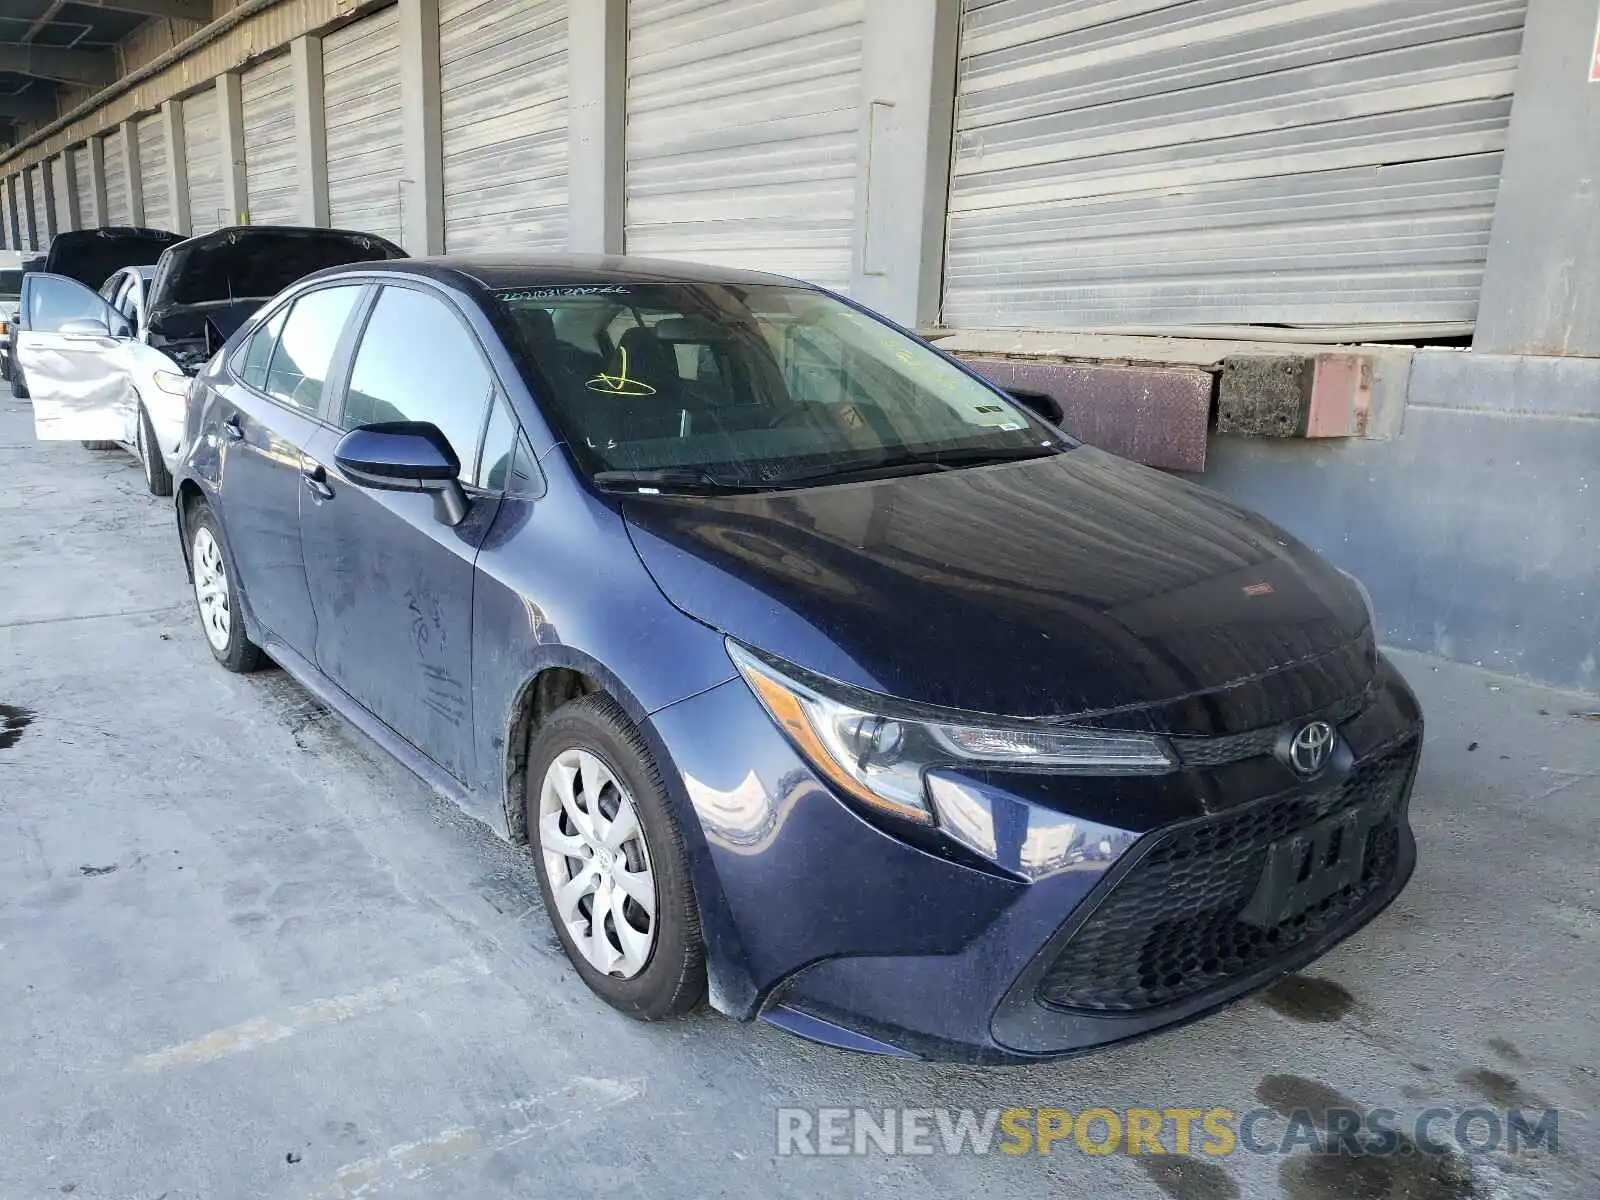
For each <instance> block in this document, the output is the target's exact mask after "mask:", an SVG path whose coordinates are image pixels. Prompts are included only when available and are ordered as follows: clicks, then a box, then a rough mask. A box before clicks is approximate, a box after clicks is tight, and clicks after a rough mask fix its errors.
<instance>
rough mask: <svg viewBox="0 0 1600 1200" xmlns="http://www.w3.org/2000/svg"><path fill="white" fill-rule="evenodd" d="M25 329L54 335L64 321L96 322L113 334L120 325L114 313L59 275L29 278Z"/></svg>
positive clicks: (96, 298)
mask: <svg viewBox="0 0 1600 1200" xmlns="http://www.w3.org/2000/svg"><path fill="white" fill-rule="evenodd" d="M27 290H28V314H27V318H28V319H27V326H28V328H29V329H32V330H34V331H35V332H38V333H56V332H58V331H59V330H60V329H61V326H62V325H64V324H65V323H66V322H68V321H99V322H100V323H101V324H102V325H104V326H106V328H107V329H109V330H111V331H112V332H113V333H115V332H117V331H118V329H119V328H120V327H121V325H122V321H121V318H120V317H119V316H118V314H117V312H116V310H115V309H113V308H112V307H111V306H110V305H109V304H107V303H106V302H105V301H104V300H102V299H101V298H100V297H99V295H98V294H96V293H95V292H91V291H90V290H89V289H88V288H86V287H84V286H83V284H81V283H79V282H77V281H76V280H73V279H66V278H64V277H62V276H60V275H30V276H28V283H27Z"/></svg>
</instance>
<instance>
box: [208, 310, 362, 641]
mask: <svg viewBox="0 0 1600 1200" xmlns="http://www.w3.org/2000/svg"><path fill="white" fill-rule="evenodd" d="M364 290H365V288H364V287H363V286H362V285H353V286H352V285H349V284H346V285H344V286H342V287H327V288H319V289H317V290H316V291H311V292H305V293H302V294H301V295H300V296H299V297H298V298H297V299H295V300H294V302H293V304H292V306H286V307H284V308H281V309H279V311H277V312H275V313H273V314H271V315H270V316H269V317H268V319H267V320H266V322H265V323H264V324H262V325H261V327H260V328H258V329H257V330H256V332H255V333H254V334H252V335H251V337H250V339H249V341H247V342H246V344H245V347H244V349H243V351H242V352H241V354H240V356H239V357H238V358H236V359H235V360H234V361H235V364H236V370H237V375H238V379H239V382H230V383H228V384H226V385H225V386H223V387H222V388H221V389H219V392H220V394H219V398H218V407H217V416H218V418H219V419H220V420H219V423H218V431H219V437H220V438H221V454H222V468H221V486H220V487H219V489H218V500H219V502H220V504H221V511H222V520H223V527H224V533H225V534H226V537H227V542H228V549H229V551H230V552H231V553H232V556H233V560H234V566H235V568H236V571H237V575H238V578H239V582H240V585H241V587H242V589H243V591H244V595H245V601H246V603H247V604H248V605H249V606H250V612H251V614H252V615H253V616H254V617H255V619H256V621H257V622H258V623H259V624H261V625H262V626H264V627H265V629H266V631H267V633H268V634H270V636H271V637H273V638H276V639H278V640H279V641H281V642H283V643H284V644H285V645H286V646H288V647H289V649H291V650H293V651H295V652H296V653H297V654H299V655H300V656H301V657H302V658H306V659H310V658H311V657H312V656H313V654H314V653H315V651H316V634H317V618H316V613H315V611H314V610H313V608H312V606H311V594H310V592H309V590H308V589H307V587H306V572H305V562H304V559H303V558H302V556H301V552H300V504H301V498H302V497H303V496H306V495H307V484H308V481H307V480H306V478H305V477H304V476H303V475H302V473H301V459H302V456H303V454H304V452H305V450H306V448H307V446H309V445H310V443H311V440H312V438H313V436H314V435H315V433H316V432H317V431H318V430H319V429H321V428H322V426H321V423H320V421H321V417H322V415H323V412H324V401H325V397H324V395H323V392H324V388H325V385H326V383H327V380H328V378H329V375H330V372H331V371H332V370H333V368H334V364H335V360H336V358H337V357H338V356H339V355H340V350H341V346H342V345H343V344H344V342H345V341H346V340H347V339H346V338H345V336H344V329H345V325H346V322H347V321H348V320H349V317H350V315H351V314H352V313H353V312H354V311H355V308H356V305H357V302H358V301H359V300H360V298H361V295H362V292H363V291H364ZM267 649H268V652H269V653H270V651H271V646H270V645H269V646H268V647H267Z"/></svg>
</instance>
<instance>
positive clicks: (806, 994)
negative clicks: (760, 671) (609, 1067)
mask: <svg viewBox="0 0 1600 1200" xmlns="http://www.w3.org/2000/svg"><path fill="white" fill-rule="evenodd" d="M1306 715H1307V717H1310V716H1312V715H1321V714H1306ZM1328 715H1329V716H1330V717H1331V718H1332V719H1334V720H1335V721H1336V722H1337V723H1338V727H1339V732H1340V735H1341V746H1342V749H1341V752H1340V754H1339V755H1337V756H1336V757H1335V759H1334V762H1333V763H1332V765H1330V766H1329V767H1328V768H1327V769H1326V770H1325V771H1324V772H1323V773H1322V774H1321V775H1319V776H1318V777H1316V778H1315V779H1313V780H1311V781H1309V782H1307V781H1303V780H1300V779H1299V778H1298V777H1297V776H1295V775H1294V774H1293V772H1291V771H1290V770H1289V768H1288V767H1286V766H1284V765H1282V764H1281V763H1280V762H1279V761H1278V760H1277V759H1276V758H1274V757H1273V756H1272V755H1271V753H1270V751H1263V750H1262V747H1265V746H1267V745H1269V744H1270V742H1271V739H1270V738H1266V737H1263V738H1259V739H1254V740H1252V739H1249V738H1246V739H1243V741H1240V740H1239V739H1237V738H1236V739H1233V740H1234V741H1235V742H1236V743H1238V744H1239V745H1242V746H1244V748H1245V749H1244V751H1243V753H1245V754H1246V755H1247V756H1246V757H1242V758H1241V757H1231V758H1230V756H1228V755H1222V756H1220V757H1222V758H1225V759H1228V761H1222V762H1218V763H1215V764H1214V765H1210V764H1207V765H1196V764H1206V763H1207V760H1206V756H1205V754H1203V753H1196V754H1194V755H1192V756H1188V755H1186V761H1188V762H1189V764H1190V768H1189V769H1186V770H1183V771H1180V772H1176V773H1173V774H1169V775H1163V776H1153V777H1121V778H1098V777H1083V776H1063V775H1052V774H1048V773H1037V774H1024V773H1019V772H974V773H971V774H966V773H941V775H942V776H944V777H945V780H946V784H947V791H949V790H951V789H952V788H953V789H954V793H955V794H957V795H959V796H962V797H965V798H966V800H967V801H969V803H966V804H964V805H960V806H951V805H945V806H942V808H941V822H942V827H941V828H940V829H939V830H938V831H927V830H918V829H915V828H909V827H908V828H884V827H880V825H879V824H876V823H873V822H871V821H869V820H868V819H866V818H865V817H863V816H862V815H860V814H858V813H857V812H856V811H855V810H854V809H852V808H850V807H848V806H847V805H846V804H845V803H843V802H842V801H840V800H839V799H838V798H837V797H836V796H835V795H834V794H833V793H832V792H831V791H830V790H829V789H828V788H827V787H826V786H825V785H824V784H823V783H822V782H821V781H820V780H818V778H817V777H816V776H815V775H814V774H813V773H812V772H811V770H810V768H809V767H808V766H807V764H806V763H805V761H804V760H803V759H802V758H800V757H799V756H798V755H797V754H796V753H795V752H794V750H793V749H792V748H791V747H790V746H789V743H788V742H787V741H786V740H785V739H784V738H783V736H782V735H781V734H780V733H779V732H778V731H777V729H776V727H775V726H774V725H773V724H772V722H771V720H770V719H769V718H768V717H767V715H766V713H765V711H764V710H763V709H761V707H760V705H759V704H758V703H757V702H756V701H755V699H754V697H753V696H751V695H750V693H749V691H748V689H747V688H746V687H745V685H744V683H743V682H742V681H741V680H733V681H731V682H730V683H728V684H724V685H722V686H721V687H718V688H715V689H712V690H711V691H710V692H707V693H704V694H703V695H701V696H698V697H695V698H693V699H692V700H689V701H685V702H683V703H682V704H679V705H675V706H673V707H671V708H669V709H666V710H664V711H662V712H660V713H657V714H656V715H655V717H654V718H653V723H654V725H655V726H656V731H657V732H658V733H659V735H660V736H661V738H662V740H663V743H664V744H665V746H666V748H667V750H668V752H669V753H670V754H671V755H672V757H673V760H674V762H675V764H676V765H677V767H678V771H679V774H680V776H681V778H682V779H683V782H684V786H685V792H686V798H687V800H688V802H689V803H690V804H691V805H692V806H693V809H694V811H695V815H696V816H697V817H698V818H699V825H700V831H701V832H702V833H703V835H704V846H705V853H704V856H703V858H702V861H701V862H700V863H699V864H697V866H698V868H699V871H700V872H701V873H703V875H704V878H702V879H700V880H699V881H697V882H698V883H699V891H700V895H701V900H702V907H703V908H705V907H707V906H715V907H716V908H717V909H718V910H719V911H717V912H715V913H707V914H705V916H706V921H705V924H706V926H707V928H708V929H715V930H721V931H725V933H724V936H721V937H719V938H716V939H708V940H709V942H710V944H709V945H708V952H709V955H710V957H711V959H712V963H711V966H712V971H713V999H714V1000H715V999H716V998H717V996H718V993H719V989H718V987H717V986H716V978H717V975H718V972H719V971H721V972H723V973H725V974H727V975H737V976H738V977H739V978H741V979H742V980H745V981H747V983H748V987H746V988H743V989H739V991H740V992H741V994H742V995H744V996H747V997H749V999H748V1002H739V1003H732V1004H728V1003H723V1004H719V1007H723V1008H725V1009H728V1010H729V1011H733V1012H734V1013H735V1015H739V1016H752V1015H756V1014H758V1013H759V1015H762V1016H764V1017H765V1018H767V1019H768V1020H771V1021H773V1022H774V1023H776V1024H778V1025H781V1026H783V1027H785V1028H787V1029H790V1030H791V1031H793V1032H796V1033H798V1034H801V1035H802V1036H806V1037H810V1038H813V1039H814V1040H819V1041H825V1042H830V1043H833V1044H838V1045H845V1046H849V1047H851V1048H854V1049H865V1050H873V1051H877V1052H880V1053H888V1054H902V1055H909V1056H914V1057H922V1058H955V1059H962V1060H967V1061H980V1062H984V1061H987V1062H1015V1061H1028V1060H1034V1059H1040V1058H1049V1057H1056V1056H1060V1055H1064V1054H1070V1053H1075V1052H1079V1051H1082V1050H1086V1049H1089V1048H1092V1047H1094V1046H1099V1045H1103V1044H1106V1043H1109V1042H1114V1041H1120V1040H1123V1039H1126V1038H1129V1037H1135V1036H1139V1035H1142V1034H1145V1033H1149V1032H1153V1031H1155V1030H1157V1029H1161V1028H1165V1027H1167V1026H1170V1025H1173V1024H1176V1023H1179V1022H1182V1021H1186V1020H1190V1019H1193V1018H1195V1017H1197V1016H1200V1015H1203V1014H1204V1013H1206V1012H1208V1011H1210V1010H1212V1009H1214V1008H1216V1007H1217V1006H1219V1005H1221V1004H1224V1003H1226V1002H1228V1001H1229V1000H1231V999H1233V998H1235V997H1237V996H1239V995H1242V994H1244V993H1246V992H1248V991H1251V990H1254V989H1256V988H1259V987H1261V986H1263V985H1264V984H1266V983H1269V982H1271V981H1272V980H1273V979H1276V978H1278V977H1279V976H1281V975H1283V974H1284V973H1286V972H1288V971H1292V970H1295V969H1297V968H1298V967H1300V966H1302V965H1304V964H1305V963H1306V962H1308V961H1310V960H1311V959H1313V958H1316V957H1317V956H1319V955H1321V954H1322V953H1324V952H1325V951H1326V950H1327V949H1329V948H1330V947H1331V946H1332V945H1334V944H1335V943H1337V942H1338V941H1340V940H1342V939H1343V938H1345V937H1347V936H1349V935H1350V934H1351V933H1353V932H1354V931H1355V930H1357V929H1359V928H1360V927H1361V926H1363V925H1364V924H1366V923H1367V922H1368V921H1370V920H1371V919H1372V918H1373V917H1374V916H1376V915H1377V913H1378V912H1380V911H1381V910H1382V909H1383V908H1384V907H1385V906H1386V905H1387V904H1388V903H1389V901H1390V900H1392V899H1393V898H1394V896H1396V895H1397V894H1398V893H1399V891H1400V890H1401V889H1402V888H1403V887H1404V885H1405V882H1406V880H1407V879H1408V878H1409V877H1410V874H1411V871H1412V868H1413V865H1414V860H1415V846H1414V842H1413V839H1412V835H1411V831H1410V826H1409V822H1408V819H1407V804H1408V801H1409V796H1410V792H1411V785H1412V781H1413V778H1414V775H1415V768H1416V762H1417V757H1418V753H1419V750H1420V744H1421V716H1420V713H1419V712H1418V710H1417V705H1416V701H1415V699H1414V697H1413V696H1412V695H1411V692H1410V690H1409V689H1408V688H1407V687H1406V685H1405V683H1404V681H1403V680H1402V679H1401V678H1400V676H1399V675H1398V673H1397V672H1395V671H1394V670H1393V668H1392V667H1389V666H1388V664H1387V663H1384V664H1381V665H1380V670H1379V673H1378V677H1377V680H1376V683H1375V685H1374V687H1373V688H1372V689H1371V690H1370V691H1369V693H1368V694H1367V695H1366V696H1365V697H1364V698H1363V702H1362V703H1360V704H1359V705H1346V706H1344V707H1343V708H1341V709H1340V711H1339V712H1337V713H1329V714H1328ZM730 747H737V748H738V750H737V752H736V753H734V754H730V753H729V748H730ZM1355 838H1359V839H1360V844H1359V845H1357V843H1356V842H1355V841H1353V840H1347V839H1355ZM1302 845H1303V846H1304V847H1306V848H1307V849H1306V855H1305V858H1306V860H1307V863H1308V873H1309V859H1310V857H1312V856H1313V852H1314V853H1315V854H1316V855H1321V856H1322V857H1323V858H1324V859H1326V860H1327V861H1328V862H1333V861H1335V860H1340V861H1342V863H1343V866H1342V868H1341V870H1342V871H1343V874H1342V875H1341V876H1340V877H1339V878H1337V879H1334V880H1333V881H1332V882H1333V883H1335V884H1338V885H1339V886H1337V887H1332V888H1326V889H1322V891H1321V892H1308V891H1307V890H1306V889H1307V887H1310V886H1314V882H1313V884H1310V885H1308V884H1305V883H1303V882H1300V883H1298V885H1297V881H1296V880H1294V879H1290V880H1288V881H1287V882H1286V883H1284V884H1283V886H1280V887H1279V888H1278V890H1277V892H1276V893H1275V894H1274V896H1273V897H1272V898H1271V899H1272V901H1273V902H1272V903H1270V904H1268V903H1266V902H1265V901H1264V900H1263V899H1262V896H1263V893H1264V891H1265V889H1266V885H1265V884H1264V883H1263V882H1262V880H1263V874H1264V872H1265V870H1266V867H1267V863H1268V860H1269V856H1274V857H1275V858H1276V859H1277V860H1279V862H1280V866H1281V862H1282V860H1283V858H1284V855H1285V854H1286V853H1290V852H1294V853H1298V848H1299V847H1301V846H1302ZM1341 845H1342V846H1343V850H1342V851H1341V850H1340V849H1339V847H1340V846H1341ZM1352 848H1354V849H1352ZM1352 856H1354V858H1355V859H1358V860H1359V861H1352ZM1281 873H1282V872H1281V871H1280V872H1279V874H1281ZM1319 877H1320V876H1319ZM1280 882H1282V881H1280ZM1323 892H1326V893H1327V894H1322V893H1323ZM1286 897H1287V900H1286V899H1285V898H1286ZM1285 904H1286V905H1287V907H1285ZM723 990H724V991H726V989H723Z"/></svg>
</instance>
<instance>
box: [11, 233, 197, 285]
mask: <svg viewBox="0 0 1600 1200" xmlns="http://www.w3.org/2000/svg"><path fill="white" fill-rule="evenodd" d="M182 241H183V235H182V234H177V233H169V232H168V231H167V230H165V229H140V228H135V227H133V226H120V225H119V226H107V227H105V228H101V229H77V230H70V231H68V232H66V233H58V234H56V236H55V237H54V238H53V239H52V240H51V242H50V249H49V251H48V252H47V253H46V254H45V256H44V258H43V260H42V265H36V264H38V263H39V262H40V261H41V260H35V263H32V264H29V263H25V264H24V265H23V266H24V270H30V271H31V270H40V271H49V272H50V273H51V274H53V275H65V276H66V277H67V278H68V279H76V280H77V281H78V282H79V283H81V284H83V285H84V286H85V287H87V288H91V289H92V288H98V287H99V286H100V285H101V284H102V283H104V282H105V281H106V280H107V279H109V278H110V277H111V275H112V274H113V273H114V272H116V271H120V270H121V269H122V268H123V267H134V266H144V265H146V264H148V263H153V262H156V261H157V260H158V259H160V257H161V255H162V254H164V253H165V252H166V250H167V248H168V247H169V246H173V245H176V244H178V243H180V242H182Z"/></svg>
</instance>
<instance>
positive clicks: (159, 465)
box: [133, 404, 172, 496]
mask: <svg viewBox="0 0 1600 1200" xmlns="http://www.w3.org/2000/svg"><path fill="white" fill-rule="evenodd" d="M133 449H134V454H135V455H136V456H137V457H138V459H139V465H140V466H141V467H143V468H144V485H145V487H147V488H149V489H150V494H151V495H152V496H170V495H172V472H171V471H169V470H167V463H166V460H165V459H164V458H162V457H161V446H160V444H159V443H158V442H157V441H156V430H155V426H153V425H152V424H150V414H149V413H147V412H146V411H145V409H144V405H142V404H141V405H140V406H139V424H138V426H137V427H136V428H135V429H134V444H133Z"/></svg>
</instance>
